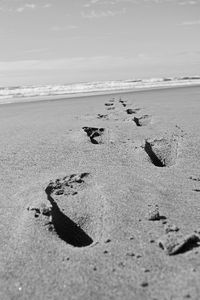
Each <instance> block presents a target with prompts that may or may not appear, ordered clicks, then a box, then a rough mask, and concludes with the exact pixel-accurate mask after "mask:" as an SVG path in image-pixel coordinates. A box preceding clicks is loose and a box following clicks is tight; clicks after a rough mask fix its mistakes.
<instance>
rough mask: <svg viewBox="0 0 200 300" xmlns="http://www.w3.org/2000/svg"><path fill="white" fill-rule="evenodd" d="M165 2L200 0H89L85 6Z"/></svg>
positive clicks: (183, 3)
mask: <svg viewBox="0 0 200 300" xmlns="http://www.w3.org/2000/svg"><path fill="white" fill-rule="evenodd" d="M125 3H127V4H128V3H129V4H148V3H149V4H151V3H152V4H165V3H175V4H180V5H196V4H200V0H89V1H88V2H87V3H85V4H84V7H92V6H96V5H117V4H125Z"/></svg>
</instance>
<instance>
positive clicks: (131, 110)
mask: <svg viewBox="0 0 200 300" xmlns="http://www.w3.org/2000/svg"><path fill="white" fill-rule="evenodd" d="M139 110H141V108H135V109H132V108H128V109H127V110H126V113H127V114H128V115H132V114H136V113H137V112H138V111H139Z"/></svg>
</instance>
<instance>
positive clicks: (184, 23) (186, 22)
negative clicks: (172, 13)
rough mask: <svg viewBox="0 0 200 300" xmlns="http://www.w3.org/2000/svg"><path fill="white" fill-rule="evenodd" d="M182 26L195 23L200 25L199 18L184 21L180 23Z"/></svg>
mask: <svg viewBox="0 0 200 300" xmlns="http://www.w3.org/2000/svg"><path fill="white" fill-rule="evenodd" d="M181 25H183V26H195V25H200V20H193V21H185V22H183V23H181Z"/></svg>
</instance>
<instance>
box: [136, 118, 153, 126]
mask: <svg viewBox="0 0 200 300" xmlns="http://www.w3.org/2000/svg"><path fill="white" fill-rule="evenodd" d="M133 121H134V122H135V124H136V125H137V126H139V127H140V126H146V125H148V124H149V123H150V122H151V117H150V116H149V115H143V116H141V117H134V119H133Z"/></svg>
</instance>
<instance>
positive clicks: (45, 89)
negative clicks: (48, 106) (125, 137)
mask: <svg viewBox="0 0 200 300" xmlns="http://www.w3.org/2000/svg"><path fill="white" fill-rule="evenodd" d="M194 84H200V77H199V76H194V77H181V78H150V79H143V80H121V81H101V82H88V83H77V84H66V85H45V86H16V87H0V104H4V103H12V102H20V99H21V100H22V99H23V98H32V97H42V96H45V97H46V96H47V97H48V96H55V95H73V94H83V93H95V92H106V91H115V90H130V89H133V90H134V89H140V88H143V89H145V88H154V87H173V86H187V85H194Z"/></svg>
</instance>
